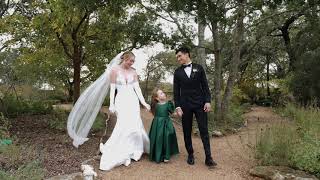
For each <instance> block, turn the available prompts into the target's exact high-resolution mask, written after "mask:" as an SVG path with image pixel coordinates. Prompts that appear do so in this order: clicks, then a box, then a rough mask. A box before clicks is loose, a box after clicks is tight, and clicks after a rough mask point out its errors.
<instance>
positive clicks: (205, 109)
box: [203, 103, 211, 112]
mask: <svg viewBox="0 0 320 180" xmlns="http://www.w3.org/2000/svg"><path fill="white" fill-rule="evenodd" d="M203 110H204V112H209V111H211V105H210V103H206V104H204V107H203Z"/></svg>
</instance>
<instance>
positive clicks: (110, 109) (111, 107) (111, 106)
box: [109, 105, 116, 113]
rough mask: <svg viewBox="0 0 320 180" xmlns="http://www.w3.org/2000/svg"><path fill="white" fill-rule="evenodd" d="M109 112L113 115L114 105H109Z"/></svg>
mask: <svg viewBox="0 0 320 180" xmlns="http://www.w3.org/2000/svg"><path fill="white" fill-rule="evenodd" d="M109 111H110V112H111V113H115V112H116V108H115V106H114V105H110V107H109Z"/></svg>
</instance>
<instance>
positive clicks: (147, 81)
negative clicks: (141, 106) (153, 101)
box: [144, 72, 149, 99]
mask: <svg viewBox="0 0 320 180" xmlns="http://www.w3.org/2000/svg"><path fill="white" fill-rule="evenodd" d="M145 83H146V84H145V87H144V97H145V98H147V99H148V84H149V72H148V73H147V77H146V82H145Z"/></svg>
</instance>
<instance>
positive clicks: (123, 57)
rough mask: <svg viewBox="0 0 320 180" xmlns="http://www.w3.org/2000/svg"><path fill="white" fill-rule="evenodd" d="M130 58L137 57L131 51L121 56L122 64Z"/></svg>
mask: <svg viewBox="0 0 320 180" xmlns="http://www.w3.org/2000/svg"><path fill="white" fill-rule="evenodd" d="M130 57H136V56H135V55H134V54H133V52H131V51H125V52H124V53H123V54H122V55H121V56H120V59H121V61H120V64H121V63H122V62H123V61H124V60H126V59H128V58H130Z"/></svg>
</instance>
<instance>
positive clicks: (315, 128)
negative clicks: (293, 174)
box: [256, 104, 320, 177]
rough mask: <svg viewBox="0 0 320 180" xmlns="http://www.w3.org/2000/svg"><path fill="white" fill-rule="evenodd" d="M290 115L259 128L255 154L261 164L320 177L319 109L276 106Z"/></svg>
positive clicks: (283, 112)
mask: <svg viewBox="0 0 320 180" xmlns="http://www.w3.org/2000/svg"><path fill="white" fill-rule="evenodd" d="M277 111H278V112H279V113H280V114H281V115H283V116H286V117H288V118H290V119H291V121H287V122H286V123H283V124H281V125H279V124H277V125H274V126H272V127H270V128H268V129H267V130H265V131H263V132H262V134H261V135H260V136H259V138H258V143H257V148H256V157H257V158H258V159H259V160H260V161H261V164H263V165H287V166H291V167H293V168H297V169H300V170H304V171H308V172H310V173H312V174H315V175H316V176H317V177H320V121H319V119H320V111H319V109H317V108H312V107H310V108H301V107H297V106H295V105H293V104H288V105H287V106H286V107H284V108H283V109H278V110H277Z"/></svg>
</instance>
